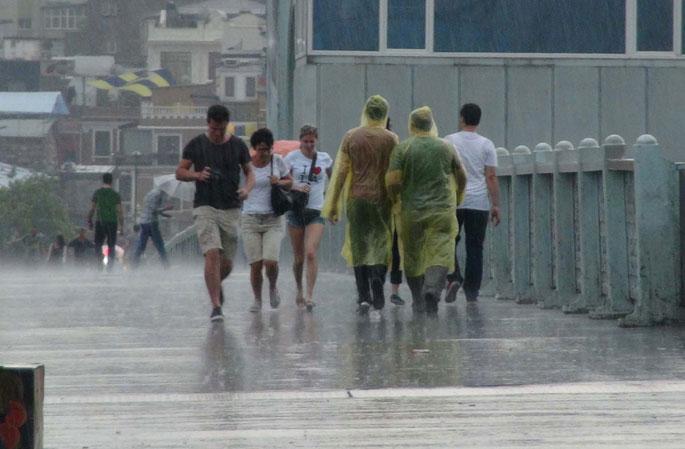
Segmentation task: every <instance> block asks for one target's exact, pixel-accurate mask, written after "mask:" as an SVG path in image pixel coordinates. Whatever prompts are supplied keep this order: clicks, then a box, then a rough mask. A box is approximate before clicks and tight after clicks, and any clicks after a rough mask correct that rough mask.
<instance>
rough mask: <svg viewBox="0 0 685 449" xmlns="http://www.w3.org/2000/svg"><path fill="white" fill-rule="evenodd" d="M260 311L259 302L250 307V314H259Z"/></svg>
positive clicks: (260, 303) (260, 305) (260, 304)
mask: <svg viewBox="0 0 685 449" xmlns="http://www.w3.org/2000/svg"><path fill="white" fill-rule="evenodd" d="M261 311H262V302H261V301H255V302H254V304H252V306H251V307H250V312H252V313H259V312H261Z"/></svg>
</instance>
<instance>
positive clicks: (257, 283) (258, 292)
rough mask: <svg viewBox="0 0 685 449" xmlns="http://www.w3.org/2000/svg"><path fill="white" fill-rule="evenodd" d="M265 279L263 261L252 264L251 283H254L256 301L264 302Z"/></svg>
mask: <svg viewBox="0 0 685 449" xmlns="http://www.w3.org/2000/svg"><path fill="white" fill-rule="evenodd" d="M263 280H264V278H263V277H262V261H261V260H260V261H258V262H254V263H252V264H250V284H252V293H254V300H255V301H256V302H262V284H263Z"/></svg>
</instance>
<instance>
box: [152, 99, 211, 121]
mask: <svg viewBox="0 0 685 449" xmlns="http://www.w3.org/2000/svg"><path fill="white" fill-rule="evenodd" d="M140 115H141V117H142V118H143V119H160V118H161V119H172V118H176V119H204V118H205V117H206V115H207V106H193V105H185V104H180V103H177V104H175V105H173V106H154V105H152V104H150V103H147V104H146V103H143V104H142V105H141V108H140Z"/></svg>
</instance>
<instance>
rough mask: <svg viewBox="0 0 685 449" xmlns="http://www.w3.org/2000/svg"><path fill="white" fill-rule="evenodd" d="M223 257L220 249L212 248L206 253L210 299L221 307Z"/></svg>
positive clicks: (206, 280) (206, 271)
mask: <svg viewBox="0 0 685 449" xmlns="http://www.w3.org/2000/svg"><path fill="white" fill-rule="evenodd" d="M221 259H222V256H221V251H220V250H219V249H210V250H209V251H207V252H206V253H205V284H206V285H207V291H208V292H209V299H210V301H211V302H212V305H213V306H214V307H220V302H219V296H220V294H221V272H220V271H221V268H220V267H221Z"/></svg>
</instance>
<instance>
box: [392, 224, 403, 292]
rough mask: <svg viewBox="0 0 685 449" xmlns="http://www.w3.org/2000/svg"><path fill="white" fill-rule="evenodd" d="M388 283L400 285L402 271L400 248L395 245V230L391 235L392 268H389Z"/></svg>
mask: <svg viewBox="0 0 685 449" xmlns="http://www.w3.org/2000/svg"><path fill="white" fill-rule="evenodd" d="M390 283H391V284H395V285H400V284H401V283H402V270H400V247H399V245H398V244H397V229H396V230H395V231H393V233H392V266H391V267H390Z"/></svg>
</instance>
